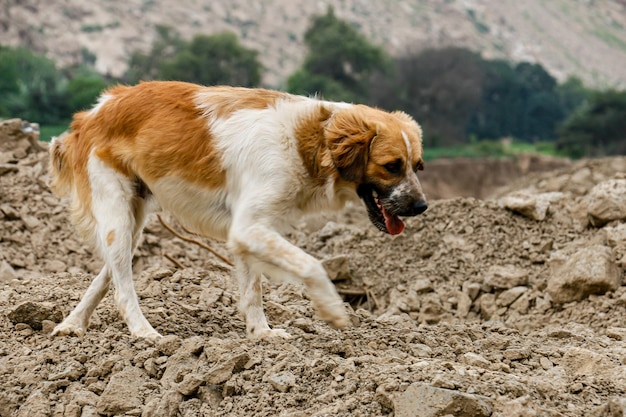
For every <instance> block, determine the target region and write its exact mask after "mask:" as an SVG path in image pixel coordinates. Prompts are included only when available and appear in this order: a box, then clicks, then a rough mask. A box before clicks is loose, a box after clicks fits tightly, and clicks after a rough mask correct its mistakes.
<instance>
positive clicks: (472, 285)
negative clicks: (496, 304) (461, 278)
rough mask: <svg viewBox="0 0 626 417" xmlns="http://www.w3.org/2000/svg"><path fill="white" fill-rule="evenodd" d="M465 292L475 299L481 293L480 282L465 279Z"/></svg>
mask: <svg viewBox="0 0 626 417" xmlns="http://www.w3.org/2000/svg"><path fill="white" fill-rule="evenodd" d="M463 292H464V293H465V294H467V295H468V296H469V298H471V299H472V301H474V300H476V297H478V294H480V284H479V283H478V282H469V281H465V282H463Z"/></svg>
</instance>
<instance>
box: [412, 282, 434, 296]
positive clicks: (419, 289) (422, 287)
mask: <svg viewBox="0 0 626 417" xmlns="http://www.w3.org/2000/svg"><path fill="white" fill-rule="evenodd" d="M411 291H415V293H417V294H425V293H427V292H433V291H434V288H433V283H432V282H431V281H430V280H429V279H426V278H421V279H416V280H415V281H413V282H412V283H411Z"/></svg>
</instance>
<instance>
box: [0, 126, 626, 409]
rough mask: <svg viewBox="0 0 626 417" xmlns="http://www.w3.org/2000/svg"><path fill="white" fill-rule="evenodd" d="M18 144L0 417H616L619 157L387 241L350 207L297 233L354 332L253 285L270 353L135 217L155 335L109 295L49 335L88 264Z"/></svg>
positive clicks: (0, 306)
mask: <svg viewBox="0 0 626 417" xmlns="http://www.w3.org/2000/svg"><path fill="white" fill-rule="evenodd" d="M33 131H35V129H32V128H31V126H30V125H29V124H27V123H22V122H21V121H9V122H5V123H3V124H2V125H0V145H1V146H0V311H1V312H2V313H1V314H0V416H3V417H4V416H14V415H15V416H20V417H21V416H24V417H25V416H29V417H30V416H72V417H74V416H100V415H103V416H113V415H115V416H122V415H125V416H144V417H151V416H155V417H156V416H159V417H160V416H177V415H182V416H227V415H228V416H249V415H255V416H276V415H281V416H381V415H382V416H392V415H393V416H396V417H398V416H415V415H417V416H442V415H455V416H468V417H469V416H490V415H491V416H507V417H508V416H511V417H513V416H520V417H521V416H582V415H585V416H619V415H623V414H624V411H626V401H624V400H623V398H624V396H625V395H626V318H625V317H626V287H624V286H623V285H622V275H623V270H624V268H625V267H626V258H624V255H625V254H626V222H625V219H626V212H624V210H625V209H624V207H626V204H625V202H624V201H622V200H623V199H624V196H625V195H626V179H625V174H624V173H626V159H625V158H612V159H605V160H597V161H593V160H592V161H580V162H577V163H575V164H572V165H571V166H570V167H565V168H561V169H560V170H558V171H553V172H552V173H551V174H544V175H540V176H535V177H533V176H530V177H527V178H526V179H522V180H520V182H518V183H517V184H516V185H515V187H514V188H511V189H509V190H506V191H505V192H503V193H502V194H500V195H498V198H497V199H493V200H477V199H473V198H454V199H448V200H437V201H434V202H433V203H432V205H431V207H430V208H429V209H428V211H427V212H426V213H425V214H424V215H423V216H421V217H418V218H415V219H412V220H410V221H409V222H408V224H407V230H406V231H405V232H404V233H403V234H402V235H400V236H398V237H396V238H390V237H389V236H383V235H381V234H380V233H379V232H377V231H376V230H375V229H374V228H373V227H371V226H370V225H369V222H368V221H367V219H366V215H365V213H364V212H363V211H362V210H361V209H360V208H358V207H353V208H350V209H349V210H347V211H346V212H345V213H342V214H340V215H337V216H327V217H325V218H323V219H321V220H318V221H312V220H311V221H308V220H307V221H303V222H302V224H298V225H295V226H294V230H293V232H292V233H291V234H290V236H289V238H290V239H291V240H292V241H293V242H295V243H297V244H298V245H300V246H301V247H303V248H305V249H306V250H307V251H309V252H310V253H312V254H314V255H315V256H317V257H319V258H322V259H325V260H326V261H325V262H326V265H327V269H328V270H329V272H330V273H331V275H332V276H333V277H334V278H335V279H336V285H337V287H338V288H339V289H340V291H341V293H342V294H344V297H345V300H346V302H347V303H348V304H347V306H348V307H349V308H351V320H352V326H351V327H350V328H349V329H347V330H344V331H337V330H333V329H331V328H329V327H328V326H327V325H325V324H324V323H323V322H321V321H320V320H318V319H317V318H316V316H315V314H314V311H313V309H312V307H311V305H310V303H309V301H308V300H307V299H306V294H302V292H301V289H300V288H296V287H293V286H291V285H287V284H284V285H276V284H272V283H267V285H266V293H265V305H266V309H267V312H268V316H269V319H270V322H271V323H272V324H273V325H275V326H276V327H282V328H285V329H286V330H287V331H288V332H289V333H290V334H291V335H292V336H293V339H292V340H290V341H286V342H255V341H249V340H247V339H246V338H245V325H244V323H243V321H242V318H241V317H240V315H239V314H238V312H237V309H236V304H237V299H238V294H237V290H236V286H235V284H234V282H233V281H234V280H232V279H231V271H230V268H229V267H228V265H226V264H224V263H222V262H221V261H219V260H217V259H215V258H214V257H212V256H211V255H210V254H209V253H208V252H207V251H205V250H204V249H202V248H200V247H198V246H196V245H193V244H191V243H187V242H184V241H182V240H180V239H178V238H175V237H173V236H172V235H171V234H170V233H169V232H167V231H166V230H165V229H164V228H163V227H162V226H161V224H160V223H159V222H158V221H156V220H154V219H153V220H152V221H151V222H150V223H149V225H148V227H147V231H146V234H145V237H144V240H143V243H142V244H141V245H140V247H139V249H138V251H137V253H136V264H135V269H136V276H135V282H136V288H137V290H138V293H139V295H140V303H141V306H142V308H143V310H144V312H145V314H146V316H147V318H148V320H150V321H151V323H152V324H153V325H154V326H155V327H156V329H157V330H158V331H159V332H161V333H162V334H164V335H165V337H164V338H163V339H162V340H160V341H158V342H157V343H155V344H152V343H149V342H146V341H143V340H136V339H133V338H131V337H130V336H129V334H128V330H127V329H126V326H125V325H124V324H123V322H122V321H121V319H120V317H119V315H118V314H117V312H116V311H115V308H114V307H113V303H112V297H111V295H109V296H107V297H106V298H105V300H104V301H103V303H102V304H101V305H100V306H99V307H98V309H97V310H96V313H95V315H94V318H93V320H92V323H91V326H90V328H89V331H88V332H87V334H86V335H85V336H84V337H82V338H75V337H51V336H50V335H49V332H50V330H51V329H52V327H53V326H54V324H55V323H57V322H59V321H60V320H61V319H62V317H63V315H65V314H67V313H68V312H69V311H70V310H71V309H72V308H73V307H74V306H75V305H76V303H77V302H78V300H79V297H80V296H81V295H82V292H83V291H84V290H85V288H86V287H87V285H88V284H89V282H90V280H91V279H92V277H93V273H94V272H95V271H97V270H98V269H99V267H100V262H99V261H98V260H97V259H95V258H94V256H93V254H91V253H90V252H89V251H88V250H87V249H86V248H85V247H84V245H83V244H82V243H81V242H80V241H79V240H78V238H77V236H76V235H75V233H74V231H73V229H72V227H71V225H70V224H69V223H68V221H67V208H68V205H67V202H66V201H64V200H59V199H57V198H56V197H55V196H53V195H52V194H51V193H50V191H49V189H48V186H47V180H48V178H47V169H46V164H47V161H46V153H45V152H44V151H42V150H41V149H40V146H43V145H39V144H38V143H37V142H36V140H34V139H36V137H35V136H34V133H33ZM210 244H211V245H212V246H213V247H214V248H215V249H217V250H220V251H224V248H223V246H222V245H221V244H219V243H217V242H210ZM224 253H226V252H225V251H224ZM164 255H168V256H169V257H170V258H173V259H175V260H176V261H177V262H179V263H180V264H181V265H182V266H183V267H184V269H181V268H179V267H176V266H175V265H174V264H173V263H171V262H170V261H169V260H168V259H167V258H166V257H165V256H164Z"/></svg>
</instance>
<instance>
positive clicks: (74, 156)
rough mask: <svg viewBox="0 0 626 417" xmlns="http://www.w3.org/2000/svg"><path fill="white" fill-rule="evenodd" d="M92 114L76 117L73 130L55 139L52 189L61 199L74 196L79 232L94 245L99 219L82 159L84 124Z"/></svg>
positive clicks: (73, 215)
mask: <svg viewBox="0 0 626 417" xmlns="http://www.w3.org/2000/svg"><path fill="white" fill-rule="evenodd" d="M87 116H88V112H81V113H77V114H75V115H74V120H73V121H72V125H71V126H70V131H69V132H66V133H64V134H62V135H60V136H59V137H55V138H54V139H52V142H51V143H50V148H49V153H50V164H49V170H50V177H51V181H50V188H51V189H52V190H53V191H54V192H55V194H57V195H58V196H59V197H66V196H71V206H70V211H71V217H72V220H73V222H74V224H75V225H76V228H77V230H78V232H79V233H80V234H81V235H82V236H83V238H84V239H85V241H86V242H88V243H90V244H92V245H93V242H94V236H95V235H94V224H95V220H94V218H93V215H92V213H91V196H90V189H89V184H88V180H87V172H86V166H85V161H82V160H80V159H81V155H80V153H81V152H80V149H81V148H84V147H85V144H81V143H80V142H81V140H82V141H85V140H86V138H81V135H82V134H84V132H83V131H84V128H83V125H84V123H85V120H86V117H87Z"/></svg>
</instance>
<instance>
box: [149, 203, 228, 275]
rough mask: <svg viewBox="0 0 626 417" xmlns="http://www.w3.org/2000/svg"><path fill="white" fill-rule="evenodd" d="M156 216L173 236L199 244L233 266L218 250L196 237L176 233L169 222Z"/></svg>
mask: <svg viewBox="0 0 626 417" xmlns="http://www.w3.org/2000/svg"><path fill="white" fill-rule="evenodd" d="M157 218H158V219H159V221H160V222H161V224H162V225H163V227H165V228H166V229H167V230H169V231H170V233H172V234H173V235H174V236H176V237H177V238H179V239H182V240H184V241H185V242H189V243H193V244H195V245H198V246H200V247H201V248H203V249H206V250H208V251H209V252H211V253H212V254H213V255H215V256H217V257H218V258H220V259H221V260H222V262H224V263H226V264H227V265H230V266H235V264H233V263H232V262H231V261H230V260H229V259H228V258H226V257H225V256H223V255H221V254H219V253H218V252H216V251H215V250H214V249H213V248H212V247H210V246H208V245H206V244H204V243H202V242H200V241H199V240H196V239H192V238H190V237H187V236H183V235H181V234H180V233H178V232H177V231H176V230H174V229H173V228H172V226H170V225H169V224H167V223H165V221H164V220H163V219H162V218H161V215H159V214H157Z"/></svg>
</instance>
